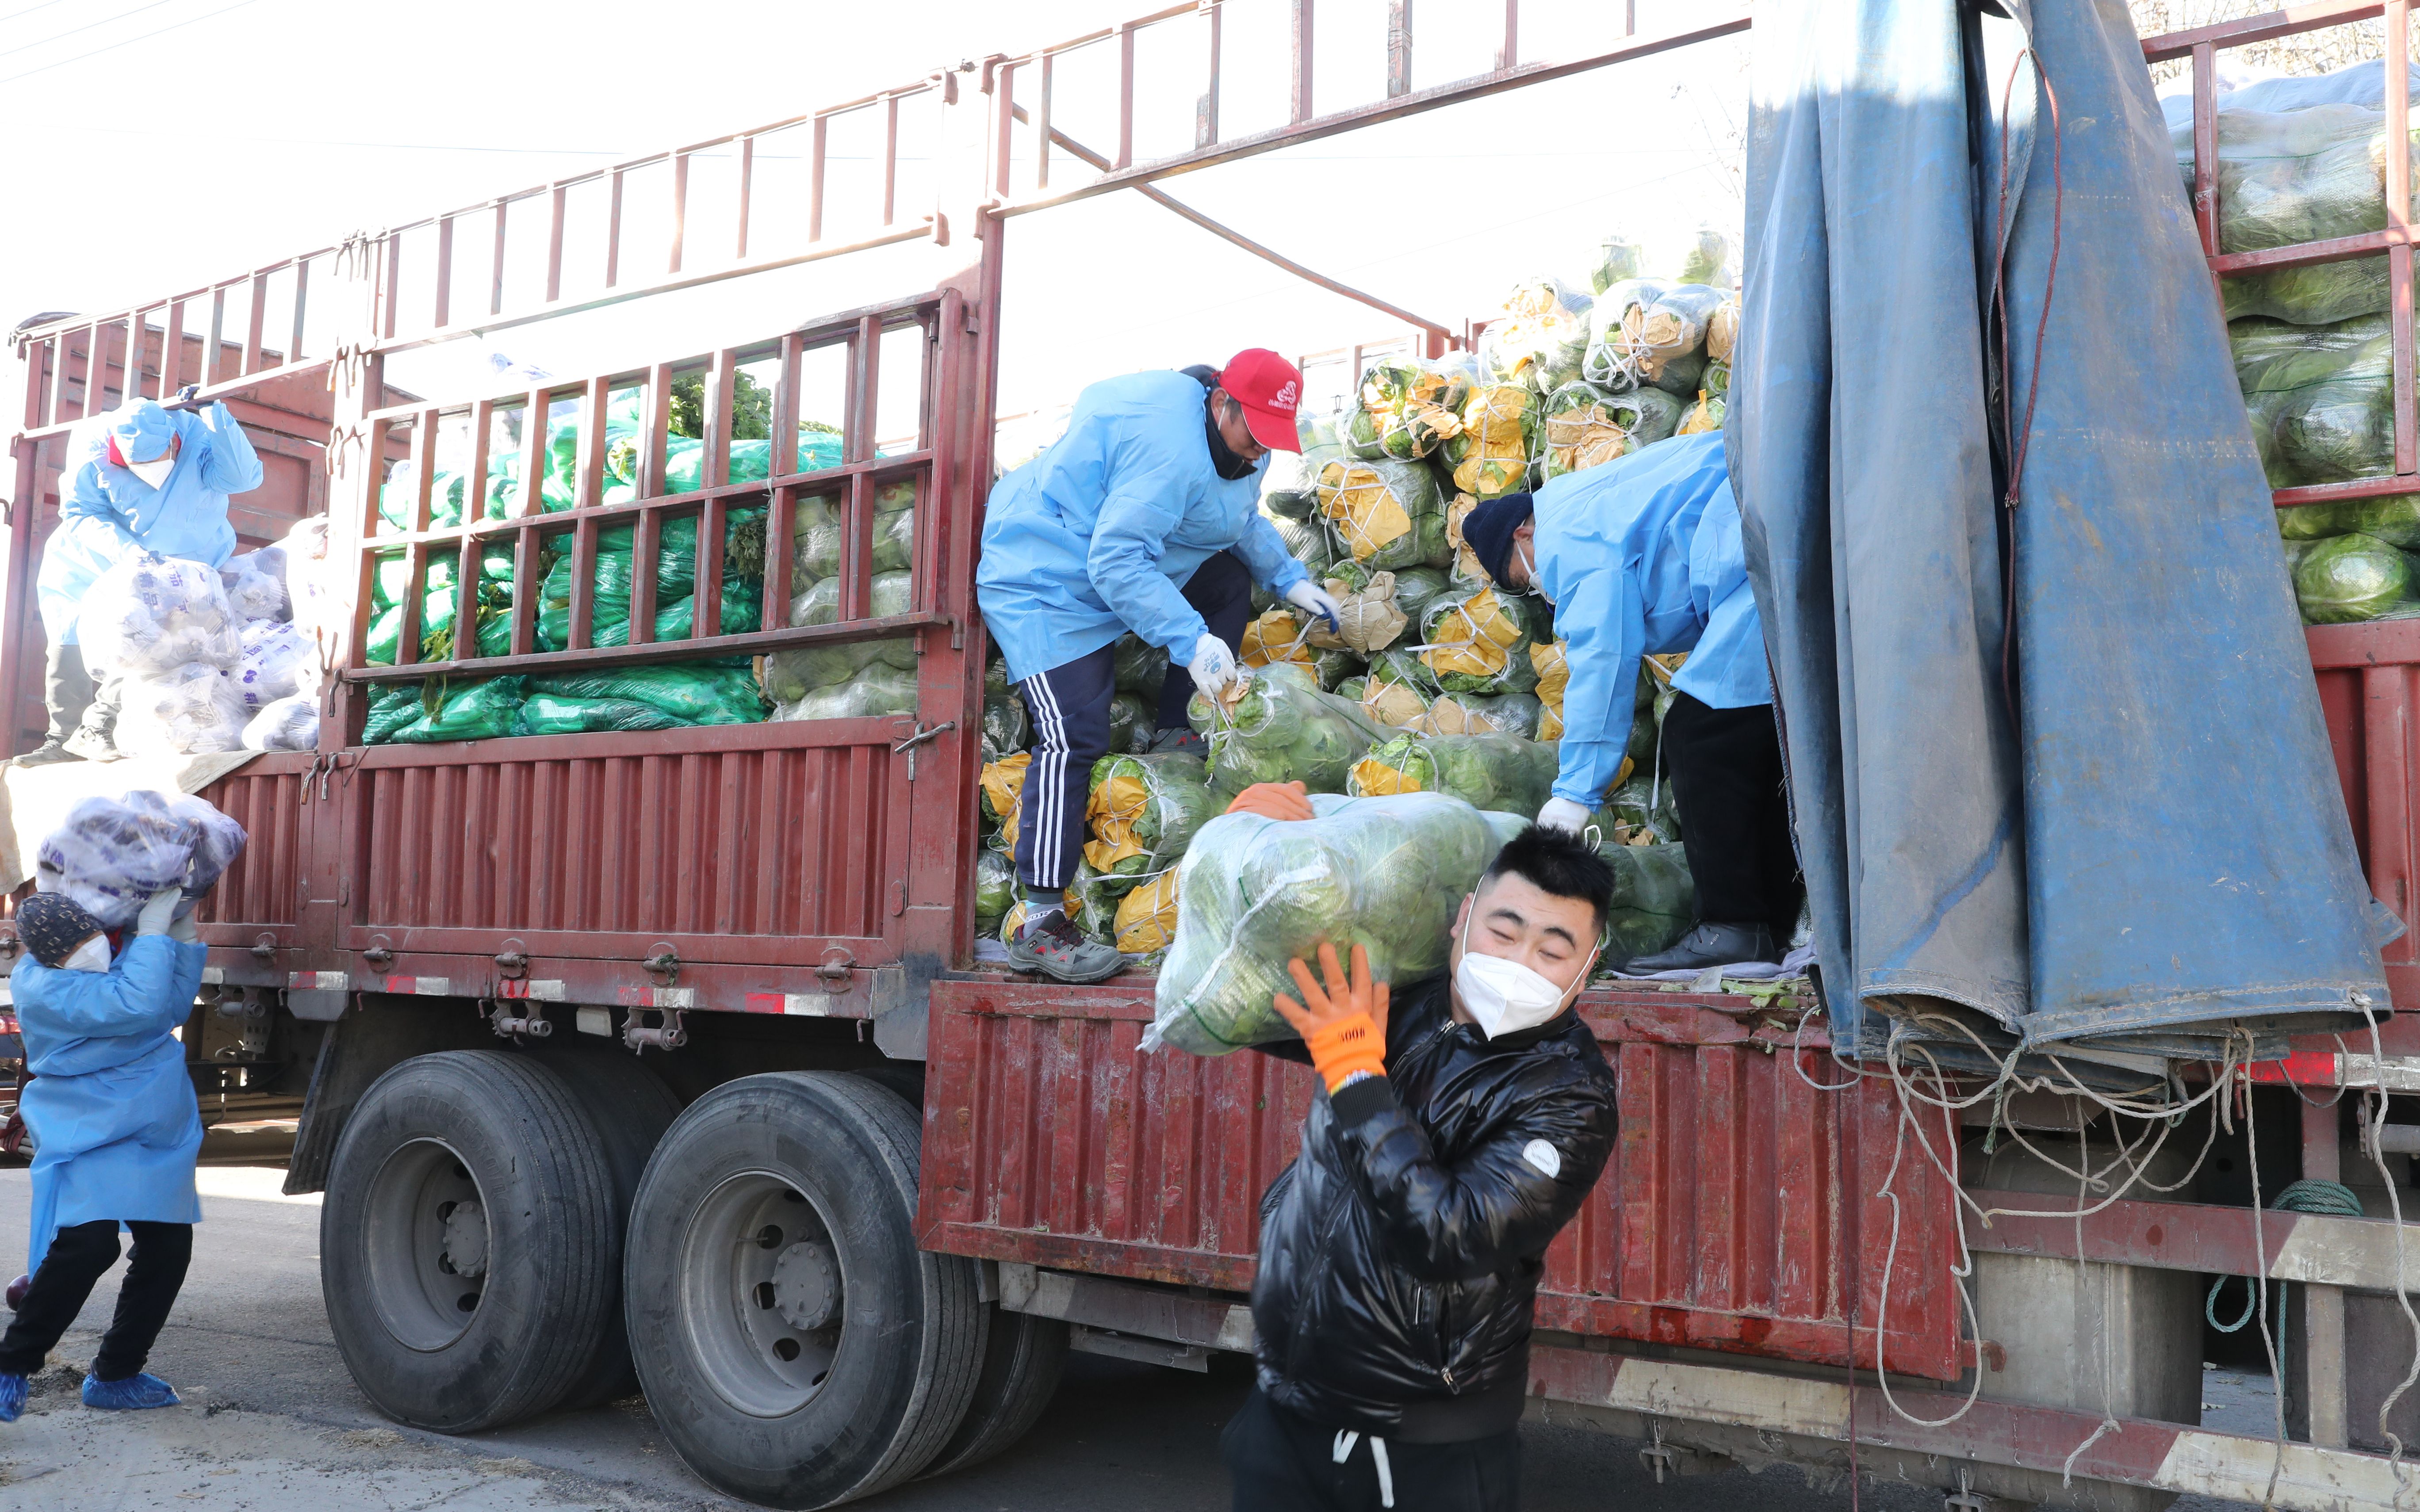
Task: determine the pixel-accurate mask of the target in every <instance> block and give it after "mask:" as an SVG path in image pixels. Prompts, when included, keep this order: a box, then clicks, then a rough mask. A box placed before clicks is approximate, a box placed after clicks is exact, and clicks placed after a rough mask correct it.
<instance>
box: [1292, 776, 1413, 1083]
mask: <svg viewBox="0 0 2420 1512" xmlns="http://www.w3.org/2000/svg"><path fill="white" fill-rule="evenodd" d="M1264 785H1265V784H1264ZM1319 969H1320V973H1321V975H1322V976H1324V977H1325V978H1326V986H1324V987H1323V986H1322V985H1321V984H1320V983H1319V982H1317V981H1314V980H1311V968H1310V967H1309V966H1307V965H1305V964H1303V963H1302V958H1301V957H1299V956H1297V957H1295V959H1294V960H1292V961H1289V962H1287V963H1286V970H1287V971H1289V972H1291V973H1292V974H1293V976H1294V980H1295V986H1296V987H1298V988H1300V989H1301V990H1302V1002H1301V1003H1297V1002H1295V1000H1294V999H1293V998H1291V997H1288V996H1287V995H1285V994H1283V993H1279V994H1277V995H1276V996H1275V998H1274V999H1273V1001H1274V1002H1275V1005H1276V1007H1277V1011H1278V1016H1279V1017H1280V1018H1282V1019H1284V1020H1285V1021H1286V1022H1287V1023H1288V1024H1291V1025H1293V1026H1295V1032H1297V1033H1299V1034H1300V1035H1301V1036H1302V1041H1303V1044H1304V1046H1305V1047H1306V1048H1308V1049H1309V1050H1310V1051H1311V1066H1312V1067H1313V1069H1315V1070H1316V1071H1317V1072H1319V1075H1320V1079H1321V1080H1322V1081H1325V1082H1326V1084H1327V1089H1328V1091H1329V1092H1330V1093H1334V1092H1336V1091H1338V1090H1340V1089H1342V1087H1343V1086H1344V1083H1345V1081H1346V1079H1347V1078H1349V1077H1351V1076H1352V1075H1354V1074H1355V1073H1356V1072H1368V1073H1369V1074H1370V1075H1373V1076H1384V1075H1385V1074H1387V984H1386V983H1385V982H1383V981H1377V982H1373V981H1372V980H1370V952H1369V951H1368V950H1367V949H1363V948H1362V947H1360V946H1358V945H1357V946H1355V947H1354V948H1353V975H1352V977H1351V979H1350V980H1347V979H1346V977H1345V975H1344V970H1343V967H1342V966H1341V965H1340V964H1338V963H1337V959H1336V947H1334V946H1332V945H1330V944H1328V943H1327V942H1326V941H1325V940H1322V941H1321V942H1320V944H1319ZM1304 1004H1309V1005H1310V1006H1309V1007H1307V1008H1306V1007H1305V1006H1304Z"/></svg>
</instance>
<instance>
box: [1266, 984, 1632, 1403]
mask: <svg viewBox="0 0 2420 1512" xmlns="http://www.w3.org/2000/svg"><path fill="white" fill-rule="evenodd" d="M1265 1048H1266V1049H1267V1050H1268V1051H1269V1052H1270V1053H1271V1054H1274V1055H1280V1056H1283V1057H1286V1058H1288V1059H1295V1060H1300V1059H1305V1058H1307V1057H1306V1054H1305V1052H1304V1049H1303V1046H1302V1045H1301V1043H1300V1042H1299V1041H1287V1042H1285V1043H1281V1044H1276V1045H1270V1046H1267V1047H1265ZM1615 1127H1616V1114H1615V1106H1614V1077H1613V1070H1612V1068H1611V1067H1609V1066H1607V1065H1606V1063H1605V1055H1604V1053H1603V1052H1602V1051H1600V1050H1599V1049H1598V1048H1597V1043H1596V1036H1595V1035H1594V1034H1592V1033H1590V1030H1589V1026H1587V1025H1586V1024H1585V1023H1582V1022H1581V1020H1580V1016H1579V1015H1578V1014H1577V1013H1575V1012H1570V1013H1565V1014H1563V1015H1561V1016H1560V1017H1559V1018H1557V1019H1555V1020H1553V1021H1552V1022H1551V1023H1547V1024H1544V1025H1541V1026H1538V1027H1537V1028H1534V1029H1529V1030H1525V1031H1523V1032H1521V1033H1518V1034H1510V1035H1506V1036H1505V1037H1504V1038H1502V1039H1499V1040H1490V1039H1488V1038H1487V1037H1486V1035H1484V1034H1483V1033H1481V1031H1480V1030H1479V1029H1478V1028H1477V1027H1476V1026H1471V1025H1458V1024H1456V1023H1454V1022H1453V1015H1452V1010H1451V1007H1450V1002H1449V999H1448V996H1447V992H1446V982H1445V980H1443V979H1438V980H1433V981H1427V982H1421V983H1419V984H1418V985H1415V986H1412V987H1408V988H1405V989H1404V991H1402V992H1400V993H1398V994H1396V995H1394V999H1393V1002H1392V1005H1391V1009H1390V1011H1389V1012H1388V1022H1387V1075H1386V1076H1385V1077H1384V1078H1376V1077H1373V1078H1372V1079H1370V1080H1367V1081H1363V1082H1357V1083H1356V1084H1355V1085H1353V1086H1351V1087H1348V1088H1344V1089H1343V1091H1342V1092H1340V1093H1338V1094H1337V1095H1336V1096H1335V1098H1334V1099H1333V1100H1331V1099H1329V1098H1328V1097H1326V1096H1325V1095H1322V1096H1320V1097H1318V1098H1316V1099H1314V1100H1313V1102H1312V1103H1311V1116H1310V1117H1309V1118H1308V1119H1305V1120H1304V1121H1303V1127H1302V1154H1301V1156H1300V1158H1299V1159H1297V1160H1296V1161H1295V1165H1293V1167H1292V1168H1291V1169H1289V1170H1288V1171H1287V1172H1286V1174H1285V1175H1283V1176H1280V1178H1279V1179H1278V1180H1279V1185H1278V1186H1277V1187H1274V1188H1272V1189H1271V1192H1270V1194H1269V1200H1268V1201H1267V1202H1266V1203H1264V1211H1265V1214H1266V1216H1265V1218H1264V1221H1263V1223H1262V1226H1261V1255H1260V1273H1259V1275H1258V1277H1257V1279H1256V1280H1255V1281H1254V1282H1253V1285H1252V1326H1253V1330H1254V1332H1255V1333H1256V1334H1257V1335H1258V1340H1257V1342H1256V1344H1255V1351H1256V1353H1257V1355H1258V1357H1259V1362H1260V1381H1261V1389H1262V1390H1264V1391H1265V1392H1266V1393H1267V1394H1268V1395H1269V1396H1270V1397H1271V1398H1272V1399H1274V1400H1275V1401H1277V1402H1278V1403H1279V1404H1280V1405H1281V1406H1284V1407H1286V1408H1289V1409H1291V1410H1293V1411H1294V1412H1298V1413H1300V1414H1301V1415H1303V1416H1304V1417H1308V1418H1310V1419H1311V1420H1312V1421H1313V1422H1317V1423H1322V1424H1326V1425H1329V1426H1331V1427H1339V1428H1356V1429H1358V1430H1360V1431H1362V1432H1365V1433H1371V1434H1374V1435H1377V1436H1379V1437H1381V1438H1388V1439H1396V1440H1400V1441H1403V1442H1404V1443H1457V1442H1460V1441H1463V1440H1466V1439H1476V1438H1483V1437H1485V1436H1487V1435H1489V1434H1492V1433H1497V1432H1501V1431H1502V1430H1504V1429H1506V1428H1509V1427H1512V1424H1513V1423H1514V1422H1515V1421H1516V1420H1517V1419H1518V1418H1519V1417H1520V1415H1521V1406H1522V1396H1523V1393H1524V1389H1525V1382H1526V1379H1527V1376H1528V1359H1529V1328H1530V1321H1531V1318H1532V1316H1533V1315H1534V1313H1535V1311H1536V1306H1537V1295H1538V1276H1539V1273H1540V1272H1541V1271H1543V1270H1544V1256H1545V1253H1546V1246H1547V1245H1548V1244H1549V1243H1551V1242H1553V1241H1554V1238H1555V1235H1556V1234H1558V1233H1559V1232H1561V1230H1562V1227H1563V1225H1565V1224H1566V1223H1569V1222H1570V1221H1571V1219H1572V1217H1573V1215H1574V1214H1575V1213H1577V1212H1578V1211H1579V1209H1580V1204H1581V1203H1582V1202H1584V1201H1586V1200H1587V1198H1588V1195H1589V1193H1590V1190H1591V1189H1592V1188H1594V1187H1595V1185H1596V1179H1597V1175H1598V1173H1599V1172H1601V1171H1603V1170H1604V1168H1605V1163H1606V1157H1607V1156H1608V1155H1609V1154H1610V1153H1611V1152H1612V1149H1613V1140H1614V1133H1615Z"/></svg>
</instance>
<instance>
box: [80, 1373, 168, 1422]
mask: <svg viewBox="0 0 2420 1512" xmlns="http://www.w3.org/2000/svg"><path fill="white" fill-rule="evenodd" d="M180 1400H182V1398H180V1397H179V1396H178V1395H177V1388H176V1387H174V1386H171V1385H169V1384H168V1383H167V1382H166V1381H163V1380H161V1379H160V1378H159V1377H158V1376H155V1375H152V1374H150V1373H149V1372H148V1371H146V1372H144V1373H143V1374H141V1375H133V1376H129V1377H127V1378H126V1379H125V1380H124V1381H103V1380H101V1378H100V1377H99V1376H86V1377H85V1378H84V1404H85V1406H86V1407H98V1408H100V1409H101V1411H102V1412H140V1411H142V1410H143V1409H144V1408H147V1407H174V1406H176V1405H177V1404H178V1401H180Z"/></svg>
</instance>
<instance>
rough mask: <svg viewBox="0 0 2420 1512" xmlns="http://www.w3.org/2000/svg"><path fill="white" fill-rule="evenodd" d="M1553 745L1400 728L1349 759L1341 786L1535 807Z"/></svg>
mask: <svg viewBox="0 0 2420 1512" xmlns="http://www.w3.org/2000/svg"><path fill="white" fill-rule="evenodd" d="M1558 770H1559V764H1558V763H1557V761H1556V758H1555V748H1554V747H1552V746H1549V745H1545V744H1544V743H1542V742H1539V741H1535V740H1523V739H1520V738H1519V737H1517V736H1514V735H1430V734H1421V733H1417V732H1411V731H1406V732H1405V733H1402V734H1399V735H1396V736H1394V737H1393V738H1391V739H1389V740H1387V741H1385V742H1384V743H1382V744H1380V745H1378V746H1377V747H1375V748H1373V749H1372V750H1371V752H1370V754H1369V755H1367V756H1364V757H1362V758H1361V759H1360V760H1359V761H1358V762H1356V763H1354V764H1353V779H1352V781H1351V783H1350V784H1349V785H1348V786H1347V787H1346V788H1345V792H1347V793H1348V794H1350V795H1352V796H1354V797H1357V798H1366V797H1382V796H1385V795H1388V794H1394V793H1442V794H1445V795H1448V796H1450V797H1455V798H1460V799H1461V800H1462V801H1463V802H1465V803H1467V804H1469V805H1470V806H1471V807H1472V808H1474V809H1499V810H1503V811H1505V812H1507V813H1521V814H1530V813H1536V812H1537V811H1538V810H1540V809H1541V808H1544V806H1545V802H1546V800H1547V799H1548V798H1549V797H1552V796H1553V795H1554V787H1555V776H1556V773H1557V771H1558Z"/></svg>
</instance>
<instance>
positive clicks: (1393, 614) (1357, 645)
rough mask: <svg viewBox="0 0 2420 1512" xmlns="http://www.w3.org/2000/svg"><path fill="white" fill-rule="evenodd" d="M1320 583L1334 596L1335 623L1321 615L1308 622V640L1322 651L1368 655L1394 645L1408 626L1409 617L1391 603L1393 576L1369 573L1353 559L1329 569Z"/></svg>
mask: <svg viewBox="0 0 2420 1512" xmlns="http://www.w3.org/2000/svg"><path fill="white" fill-rule="evenodd" d="M1321 586H1323V587H1325V588H1326V590H1327V591H1328V592H1329V593H1330V594H1334V595H1335V597H1336V625H1337V627H1336V628H1335V629H1333V630H1330V629H1329V628H1328V627H1327V621H1326V619H1324V618H1321V619H1314V620H1312V621H1311V625H1310V638H1311V644H1312V645H1313V646H1316V647H1318V648H1320V649H1322V650H1329V651H1349V652H1351V653H1353V654H1354V655H1355V656H1370V655H1372V654H1373V653H1375V652H1379V651H1384V650H1385V649H1386V648H1387V647H1388V646H1390V645H1392V644H1394V642H1395V638H1396V637H1398V636H1400V635H1402V634H1403V633H1404V630H1406V629H1408V628H1409V627H1410V625H1411V618H1410V616H1408V615H1406V614H1405V613H1404V611H1403V610H1402V609H1400V608H1398V607H1397V606H1396V604H1395V575H1394V574H1393V573H1391V572H1372V571H1371V570H1370V569H1369V568H1367V567H1365V566H1363V565H1361V564H1360V563H1357V562H1347V563H1341V564H1340V565H1338V566H1335V567H1333V568H1330V569H1329V570H1328V571H1327V572H1326V574H1325V575H1324V576H1322V581H1321Z"/></svg>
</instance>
